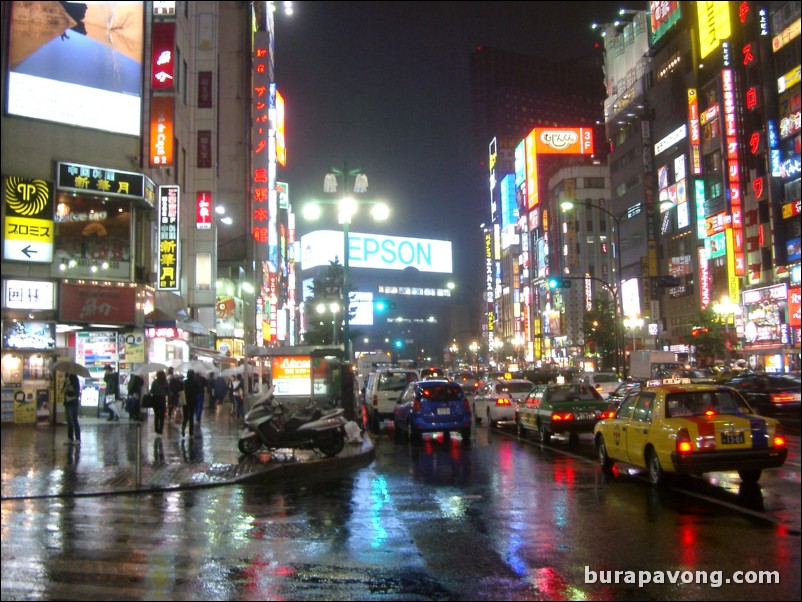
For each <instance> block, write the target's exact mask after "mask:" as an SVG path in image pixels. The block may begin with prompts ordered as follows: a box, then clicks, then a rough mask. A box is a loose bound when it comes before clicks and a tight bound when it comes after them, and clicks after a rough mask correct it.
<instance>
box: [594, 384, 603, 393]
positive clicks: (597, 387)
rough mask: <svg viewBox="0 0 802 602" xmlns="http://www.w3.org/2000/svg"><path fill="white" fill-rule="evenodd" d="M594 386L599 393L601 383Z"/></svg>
mask: <svg viewBox="0 0 802 602" xmlns="http://www.w3.org/2000/svg"><path fill="white" fill-rule="evenodd" d="M595 388H596V390H597V391H598V392H599V393H601V390H602V388H601V385H596V387H595Z"/></svg>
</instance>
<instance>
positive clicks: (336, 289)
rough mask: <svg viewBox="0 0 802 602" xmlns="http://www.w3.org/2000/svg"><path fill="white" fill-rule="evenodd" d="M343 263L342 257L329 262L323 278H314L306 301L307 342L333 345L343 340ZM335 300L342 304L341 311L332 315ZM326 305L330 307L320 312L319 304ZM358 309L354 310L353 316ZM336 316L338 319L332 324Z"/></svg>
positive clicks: (305, 336) (308, 343)
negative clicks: (309, 296)
mask: <svg viewBox="0 0 802 602" xmlns="http://www.w3.org/2000/svg"><path fill="white" fill-rule="evenodd" d="M342 291H343V265H342V264H341V263H340V260H339V258H336V257H335V259H334V261H330V262H329V267H328V268H327V269H326V273H325V275H324V276H323V277H322V278H314V279H312V286H310V287H309V292H310V293H312V297H311V298H310V299H307V300H306V301H305V302H304V307H305V308H306V317H307V320H306V328H307V330H306V332H305V333H304V343H306V344H307V345H333V344H335V338H336V343H338V344H342V342H343V319H342V299H343V292H342ZM332 303H337V304H338V305H339V306H340V312H339V313H338V314H335V315H334V316H332V314H331V311H329V309H328V307H329V306H331V304H332ZM321 304H322V305H324V306H326V308H327V309H326V311H325V312H324V313H322V314H320V313H318V311H317V307H318V306H319V305H321ZM353 316H354V311H351V318H353ZM332 319H335V320H336V323H335V324H334V326H333V327H332ZM358 334H359V333H358V332H357V331H352V332H351V337H352V338H353V337H354V336H357V335H358Z"/></svg>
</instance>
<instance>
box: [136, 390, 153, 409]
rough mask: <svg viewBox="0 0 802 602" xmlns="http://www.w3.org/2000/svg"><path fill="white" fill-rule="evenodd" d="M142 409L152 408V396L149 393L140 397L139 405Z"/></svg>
mask: <svg viewBox="0 0 802 602" xmlns="http://www.w3.org/2000/svg"><path fill="white" fill-rule="evenodd" d="M139 406H140V407H142V408H152V407H153V396H152V395H151V394H150V393H145V394H144V395H143V396H142V402H141V403H140V404H139Z"/></svg>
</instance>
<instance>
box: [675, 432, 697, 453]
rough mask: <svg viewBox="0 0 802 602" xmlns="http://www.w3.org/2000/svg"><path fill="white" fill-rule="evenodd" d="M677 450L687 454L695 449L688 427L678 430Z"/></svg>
mask: <svg viewBox="0 0 802 602" xmlns="http://www.w3.org/2000/svg"><path fill="white" fill-rule="evenodd" d="M677 451H678V452H679V453H681V454H687V453H689V452H692V451H693V443H691V436H690V434H689V433H688V429H680V430H679V431H677Z"/></svg>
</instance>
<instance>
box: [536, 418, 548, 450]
mask: <svg viewBox="0 0 802 602" xmlns="http://www.w3.org/2000/svg"><path fill="white" fill-rule="evenodd" d="M537 432H538V434H539V435H540V442H541V443H542V444H543V445H548V444H549V443H551V433H550V432H548V431H547V430H546V427H545V426H543V423H542V422H540V421H538V423H537Z"/></svg>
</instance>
